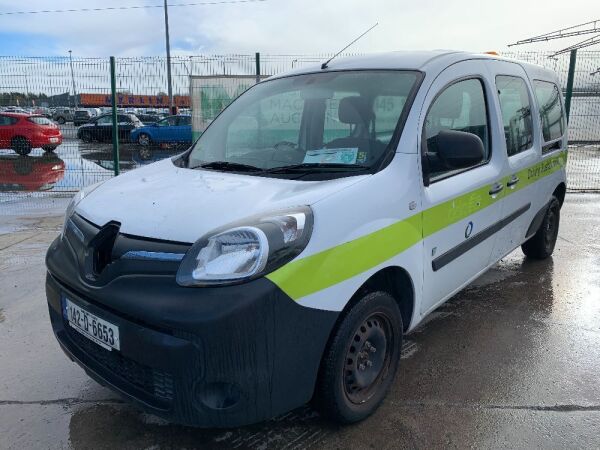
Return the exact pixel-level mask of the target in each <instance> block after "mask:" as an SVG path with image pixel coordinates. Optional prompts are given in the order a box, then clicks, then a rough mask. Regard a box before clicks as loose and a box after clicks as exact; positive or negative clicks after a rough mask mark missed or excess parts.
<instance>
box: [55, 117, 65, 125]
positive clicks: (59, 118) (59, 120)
mask: <svg viewBox="0 0 600 450" xmlns="http://www.w3.org/2000/svg"><path fill="white" fill-rule="evenodd" d="M56 121H57V122H58V123H59V124H60V125H64V124H65V123H67V121H66V120H65V118H64V117H58V118H57V119H56Z"/></svg>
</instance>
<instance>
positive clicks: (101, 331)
mask: <svg viewBox="0 0 600 450" xmlns="http://www.w3.org/2000/svg"><path fill="white" fill-rule="evenodd" d="M64 307H65V313H66V316H67V321H68V322H69V325H70V326H71V327H72V328H74V329H75V330H77V331H78V332H80V333H81V334H83V335H84V336H85V337H86V338H88V339H90V340H91V341H94V342H95V343H96V344H98V345H99V346H101V347H104V348H105V349H106V350H112V349H113V348H114V349H116V350H119V349H120V342H119V327H117V326H116V325H113V324H112V323H110V322H107V321H106V320H103V319H101V318H100V317H98V316H95V315H94V314H92V313H91V312H89V311H86V310H85V309H83V308H81V307H80V306H77V305H76V304H75V303H73V302H72V301H71V300H69V299H68V298H65V299H64Z"/></svg>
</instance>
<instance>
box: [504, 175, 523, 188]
mask: <svg viewBox="0 0 600 450" xmlns="http://www.w3.org/2000/svg"><path fill="white" fill-rule="evenodd" d="M519 181H521V179H520V178H519V177H518V176H516V175H513V176H512V177H510V180H508V182H507V183H506V187H509V188H512V187H514V186H515V185H516V184H517V183H518V182H519Z"/></svg>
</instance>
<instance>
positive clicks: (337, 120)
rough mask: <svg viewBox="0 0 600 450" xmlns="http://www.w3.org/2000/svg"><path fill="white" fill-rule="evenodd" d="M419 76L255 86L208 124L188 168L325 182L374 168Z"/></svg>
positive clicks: (343, 76) (320, 77)
mask: <svg viewBox="0 0 600 450" xmlns="http://www.w3.org/2000/svg"><path fill="white" fill-rule="evenodd" d="M419 78H420V77H419V73H418V72H414V71H383V70H380V71H345V72H325V73H316V74H304V75H297V76H292V77H286V78H279V79H275V80H271V81H266V82H263V83H260V84H257V85H256V86H254V87H252V88H251V89H249V90H248V91H246V92H245V93H244V94H242V95H241V96H240V97H239V98H238V99H237V100H235V101H234V102H233V103H232V104H231V105H230V106H229V107H228V108H227V109H225V111H223V112H222V113H221V114H220V115H219V116H218V117H217V119H215V121H214V122H213V123H212V124H210V126H209V127H208V128H207V129H206V131H205V132H204V133H203V134H202V136H201V137H200V139H199V140H198V141H197V142H196V144H195V145H194V146H193V148H192V149H191V150H190V152H189V153H188V155H187V161H186V163H187V164H186V165H187V167H189V168H205V169H211V170H222V171H235V172H247V173H248V174H251V175H263V176H278V177H281V176H285V175H288V174H289V175H291V177H294V178H296V177H299V176H298V175H300V176H303V175H304V174H308V173H320V174H327V175H324V176H323V175H321V176H320V177H319V178H320V179H323V178H329V177H330V176H331V177H334V175H331V174H333V173H338V175H337V176H346V175H347V174H348V173H350V174H357V173H360V172H361V171H368V170H371V169H373V168H375V167H377V165H378V164H379V163H380V162H381V161H382V159H383V158H384V156H385V155H386V153H387V150H388V147H389V146H390V143H391V142H392V137H393V136H394V134H395V132H396V130H397V128H399V127H398V124H399V121H400V117H401V116H402V112H403V111H404V109H405V107H406V103H407V98H409V97H410V96H411V94H412V92H413V89H414V88H415V86H416V84H417V80H419ZM339 174H346V175H339Z"/></svg>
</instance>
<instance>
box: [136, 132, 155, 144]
mask: <svg viewBox="0 0 600 450" xmlns="http://www.w3.org/2000/svg"><path fill="white" fill-rule="evenodd" d="M137 141H138V144H140V145H141V146H142V147H150V145H152V139H150V136H149V135H148V134H147V133H140V135H139V136H138V140H137Z"/></svg>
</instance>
